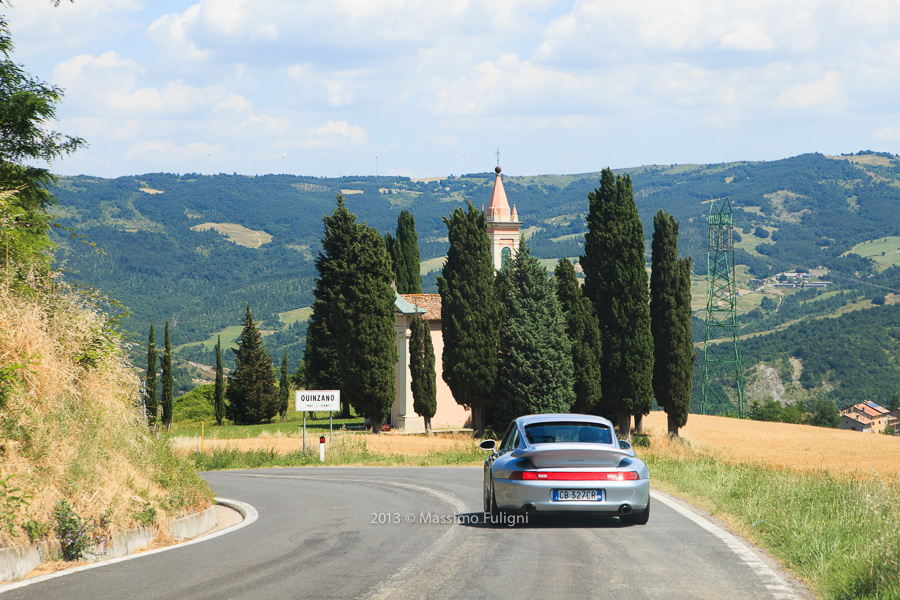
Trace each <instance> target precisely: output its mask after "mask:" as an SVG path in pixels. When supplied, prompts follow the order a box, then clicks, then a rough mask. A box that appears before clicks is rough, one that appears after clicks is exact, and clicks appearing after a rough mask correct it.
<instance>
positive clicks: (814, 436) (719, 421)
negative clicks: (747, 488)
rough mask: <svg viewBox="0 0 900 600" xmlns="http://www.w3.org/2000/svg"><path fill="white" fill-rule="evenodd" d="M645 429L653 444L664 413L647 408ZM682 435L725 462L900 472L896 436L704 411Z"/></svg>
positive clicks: (899, 444)
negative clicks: (732, 416)
mask: <svg viewBox="0 0 900 600" xmlns="http://www.w3.org/2000/svg"><path fill="white" fill-rule="evenodd" d="M644 429H645V430H647V432H648V433H650V434H651V435H653V436H654V438H653V446H654V447H655V446H657V444H658V443H660V442H661V440H662V439H664V434H665V432H666V431H667V429H666V414H665V413H663V412H651V413H650V414H649V415H648V416H646V417H644ZM680 434H681V437H683V438H684V439H685V440H687V441H688V442H690V444H691V447H692V448H694V449H695V450H697V451H700V452H702V453H704V454H708V455H711V456H713V457H716V458H718V459H720V460H722V461H724V462H728V463H755V464H761V465H766V466H774V467H780V468H796V469H801V470H809V471H814V470H818V471H822V470H824V471H828V472H831V473H834V474H854V475H870V474H873V473H877V474H881V475H900V437H893V436H886V435H877V434H867V433H861V432H858V431H845V430H840V429H826V428H823V427H812V426H809V425H790V424H787V423H767V422H761V421H748V420H744V419H729V418H726V417H713V416H707V415H690V416H689V417H688V422H687V425H686V426H685V427H683V428H682V429H681V431H680ZM673 446H674V445H673Z"/></svg>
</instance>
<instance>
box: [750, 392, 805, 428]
mask: <svg viewBox="0 0 900 600" xmlns="http://www.w3.org/2000/svg"><path fill="white" fill-rule="evenodd" d="M804 416H805V415H804V412H803V410H801V409H800V407H799V406H797V405H796V404H782V403H781V402H778V401H777V400H773V399H771V398H769V399H768V400H766V401H764V402H756V401H755V402H752V403H750V418H751V419H752V420H754V421H773V422H777V423H794V424H797V423H802V422H803V420H804Z"/></svg>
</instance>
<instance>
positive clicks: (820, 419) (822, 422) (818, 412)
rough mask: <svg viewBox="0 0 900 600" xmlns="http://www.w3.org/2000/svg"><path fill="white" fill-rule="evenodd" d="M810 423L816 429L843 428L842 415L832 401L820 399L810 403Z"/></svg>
mask: <svg viewBox="0 0 900 600" xmlns="http://www.w3.org/2000/svg"><path fill="white" fill-rule="evenodd" d="M809 411H810V412H809V415H808V422H809V424H810V425H815V426H816V427H832V428H837V427H840V426H841V415H840V413H839V412H838V409H837V407H836V406H835V405H834V403H833V402H831V401H830V400H826V399H824V398H820V399H818V400H812V401H810V406H809Z"/></svg>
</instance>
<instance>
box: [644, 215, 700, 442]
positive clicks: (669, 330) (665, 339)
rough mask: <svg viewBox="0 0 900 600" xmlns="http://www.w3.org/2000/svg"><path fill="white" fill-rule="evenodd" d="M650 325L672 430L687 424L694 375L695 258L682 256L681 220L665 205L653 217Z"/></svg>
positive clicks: (659, 394)
mask: <svg viewBox="0 0 900 600" xmlns="http://www.w3.org/2000/svg"><path fill="white" fill-rule="evenodd" d="M653 225H654V230H653V242H652V244H651V253H652V254H651V267H650V269H651V270H650V330H651V332H652V334H653V393H654V396H655V398H656V402H657V404H659V405H660V406H661V407H662V408H663V409H664V410H665V411H666V414H667V415H668V417H669V418H668V421H669V433H670V434H671V435H678V429H679V428H680V427H683V426H684V425H685V423H687V418H688V413H689V411H690V406H691V383H692V380H693V376H694V346H693V344H692V340H691V259H690V257H688V258H684V259H681V260H678V222H677V221H676V220H675V218H674V217H672V216H671V215H669V214H666V213H665V212H664V211H662V210H660V211H658V212H657V213H656V216H655V217H654V219H653Z"/></svg>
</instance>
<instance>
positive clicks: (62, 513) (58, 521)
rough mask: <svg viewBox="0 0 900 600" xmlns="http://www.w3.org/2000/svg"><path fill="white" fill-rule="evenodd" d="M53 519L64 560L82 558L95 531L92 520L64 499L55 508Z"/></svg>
mask: <svg viewBox="0 0 900 600" xmlns="http://www.w3.org/2000/svg"><path fill="white" fill-rule="evenodd" d="M53 521H54V523H55V529H56V536H57V538H59V544H60V553H61V554H62V558H63V560H68V561H74V560H79V559H81V558H82V557H83V556H84V553H85V551H86V550H87V549H88V547H89V546H90V545H91V536H92V534H93V531H94V526H93V523H92V522H91V520H90V519H85V518H84V517H82V516H81V515H80V514H79V513H78V512H76V511H75V509H74V508H73V507H72V505H70V504H69V501H68V500H65V499H63V500H60V501H59V502H57V503H56V507H55V508H54V509H53Z"/></svg>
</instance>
